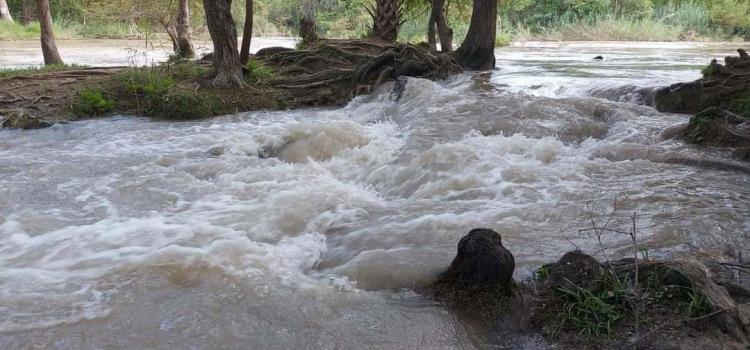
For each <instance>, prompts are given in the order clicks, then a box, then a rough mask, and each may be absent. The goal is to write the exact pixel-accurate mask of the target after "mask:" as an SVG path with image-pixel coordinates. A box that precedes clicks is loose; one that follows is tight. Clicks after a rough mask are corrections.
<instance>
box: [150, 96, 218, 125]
mask: <svg viewBox="0 0 750 350" xmlns="http://www.w3.org/2000/svg"><path fill="white" fill-rule="evenodd" d="M222 105H223V103H222V100H221V99H220V98H219V97H218V96H216V95H214V94H212V93H198V92H193V91H187V90H174V91H170V92H169V93H167V94H165V95H163V96H161V97H160V98H159V101H158V103H154V104H151V106H150V108H149V109H147V110H145V114H146V115H147V116H150V117H157V118H164V119H170V120H189V119H198V118H205V117H209V116H213V115H216V114H217V112H220V111H222V110H223V109H222Z"/></svg>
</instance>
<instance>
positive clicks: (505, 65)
mask: <svg viewBox="0 0 750 350" xmlns="http://www.w3.org/2000/svg"><path fill="white" fill-rule="evenodd" d="M286 43H287V44H291V42H286ZM274 44H278V43H277V42H274ZM3 45H6V46H7V45H9V44H7V43H6V44H3ZM736 46H737V45H736V44H731V43H730V44H701V43H692V44H688V43H526V44H519V45H516V46H513V47H509V48H503V49H498V50H497V51H496V56H497V60H498V61H497V66H498V69H497V70H496V71H493V72H487V73H477V74H470V73H466V74H463V75H460V76H457V77H454V78H451V79H450V80H448V81H445V82H431V81H427V80H422V79H409V81H408V84H407V86H406V90H405V92H404V94H403V96H402V98H401V99H400V100H399V101H394V100H393V99H392V98H391V96H390V90H389V88H390V86H388V85H386V86H383V87H381V88H380V89H378V90H377V91H376V92H375V93H374V94H372V95H370V96H361V97H357V98H356V99H355V100H353V101H352V102H350V103H349V104H348V105H346V106H344V107H342V108H333V109H304V110H296V111H280V112H251V113H239V114H235V115H228V116H223V117H217V118H211V119H207V120H202V121H196V122H179V123H174V122H165V121H154V120H150V119H147V118H142V117H137V116H115V117H112V118H103V119H95V120H87V121H79V122H73V123H68V124H60V125H55V126H53V127H50V128H46V129H41V130H33V131H21V130H2V131H0V348H2V349H32V348H34V349H37V348H50V349H99V348H102V349H104V348H106V349H125V348H130V349H303V348H310V349H313V348H314V349H370V348H372V349H416V348H424V349H449V348H459V349H472V348H483V347H487V346H488V345H487V344H486V339H485V338H484V333H483V332H482V331H481V330H479V331H478V330H477V329H476V327H475V326H473V325H472V324H471V323H470V322H468V323H467V322H466V321H465V320H462V319H461V318H460V317H459V316H457V315H456V313H454V312H452V311H451V310H449V309H447V308H445V307H444V306H442V305H440V304H438V303H436V302H434V301H433V300H431V299H430V298H428V297H425V296H422V295H420V294H418V293H417V292H414V290H419V289H420V288H421V287H424V286H425V285H427V284H429V283H430V281H432V280H434V278H435V276H436V275H437V274H438V273H440V271H441V270H443V269H445V268H446V267H447V265H448V264H449V263H450V261H451V259H452V258H453V256H454V254H455V249H456V243H457V241H458V240H459V239H460V238H461V237H462V236H463V235H464V234H466V233H467V232H468V231H469V230H470V229H472V228H476V227H489V228H493V229H495V230H496V231H498V232H499V233H500V234H501V235H502V237H503V243H504V245H505V246H506V247H507V248H508V249H510V250H511V251H512V252H513V253H514V255H515V258H516V264H517V269H516V278H518V279H523V278H527V277H528V276H529V275H530V274H531V271H533V269H534V268H536V267H538V266H540V265H541V264H542V263H544V262H550V261H553V260H556V259H557V258H559V257H560V256H561V255H562V254H564V253H565V252H566V251H568V250H572V249H575V248H580V249H583V250H585V251H588V252H591V253H597V251H598V249H599V248H598V245H597V240H596V238H595V237H593V236H592V235H591V233H590V232H588V231H581V230H585V229H586V228H587V227H590V226H591V219H592V218H593V219H594V220H596V221H598V222H600V223H602V222H603V221H605V220H606V218H607V217H608V215H609V213H610V212H611V211H612V209H613V205H614V204H615V203H616V207H617V210H616V211H615V213H614V214H613V215H612V220H611V223H610V227H613V228H623V229H627V228H628V227H630V225H632V223H631V219H632V216H633V214H634V213H635V215H636V225H637V230H638V233H639V236H640V240H639V244H640V245H641V246H642V247H643V249H644V251H646V252H647V254H648V255H649V256H650V257H684V258H699V259H702V258H707V257H710V258H714V259H726V260H736V259H737V258H738V257H739V256H740V255H741V254H742V252H743V251H747V249H748V243H747V242H748V238H749V236H750V205H749V204H750V190H748V188H750V186H749V185H750V178H749V177H748V176H747V174H745V173H742V172H739V171H736V170H732V169H731V168H726V167H706V166H696V165H695V164H696V162H684V161H682V160H685V159H693V160H702V161H707V162H708V163H711V164H713V163H727V164H731V163H732V162H734V161H733V160H732V159H731V156H730V154H729V153H726V152H724V151H720V150H713V149H707V148H700V147H695V146H691V145H688V144H685V143H684V142H682V141H680V140H679V139H671V138H669V137H667V136H668V134H669V129H670V127H673V126H675V125H678V124H680V123H685V122H686V121H687V119H688V116H686V115H675V114H665V113H659V112H657V111H656V110H654V109H653V108H651V107H649V106H646V105H644V104H643V103H644V101H647V100H648V93H647V92H648V89H642V88H648V87H654V86H664V85H669V84H672V83H675V82H679V81H689V80H693V79H696V78H698V77H699V76H700V73H699V71H700V68H701V67H702V66H704V65H705V64H706V63H707V62H708V61H709V60H710V59H711V58H722V57H723V56H725V55H728V54H731V53H732V51H733V50H734V49H736ZM89 50H90V48H89ZM3 54H4V53H0V56H2V55H3ZM597 55H602V56H604V60H601V61H599V60H593V57H594V56H597ZM82 57H83V56H82ZM33 59H34V58H33V57H32V58H29V62H32V60H33ZM15 60H16V62H24V61H23V58H18V57H16V58H15ZM0 61H2V58H0ZM79 63H83V64H92V65H93V64H95V62H88V61H86V60H85V59H82V61H81V62H79ZM116 63H117V62H114V63H112V64H116ZM19 65H21V64H19ZM665 130H667V131H666V132H665ZM686 164H688V165H686ZM689 164H693V165H689ZM629 239H630V238H629V237H627V236H622V235H618V234H609V235H606V236H605V237H603V244H604V246H605V248H606V251H607V253H608V256H610V257H624V256H627V254H629V252H630V249H631V248H630V245H629ZM644 253H645V252H644ZM514 342H515V343H514V344H513V347H515V348H544V344H543V342H542V341H540V340H539V339H537V338H536V337H534V336H529V337H519V338H518V339H516V340H514Z"/></svg>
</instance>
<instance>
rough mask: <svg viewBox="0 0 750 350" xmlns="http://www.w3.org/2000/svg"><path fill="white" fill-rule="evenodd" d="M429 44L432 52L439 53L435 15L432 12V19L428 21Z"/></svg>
mask: <svg viewBox="0 0 750 350" xmlns="http://www.w3.org/2000/svg"><path fill="white" fill-rule="evenodd" d="M427 44H429V45H430V50H431V51H437V39H436V38H435V14H434V13H432V11H430V18H429V19H428V20H427Z"/></svg>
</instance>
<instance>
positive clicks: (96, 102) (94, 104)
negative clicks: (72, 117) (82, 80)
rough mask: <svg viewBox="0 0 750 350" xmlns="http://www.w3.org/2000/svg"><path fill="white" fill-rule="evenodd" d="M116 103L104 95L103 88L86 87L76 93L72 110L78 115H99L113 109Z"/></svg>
mask: <svg viewBox="0 0 750 350" xmlns="http://www.w3.org/2000/svg"><path fill="white" fill-rule="evenodd" d="M112 107H114V103H112V101H110V100H109V99H107V98H106V97H105V96H104V93H103V91H102V89H101V88H91V87H90V88H85V89H83V90H81V91H79V92H78V93H77V94H76V97H75V99H74V100H73V104H72V105H71V111H72V112H73V113H74V114H76V115H86V116H98V115H102V114H104V113H107V112H109V111H111V110H112Z"/></svg>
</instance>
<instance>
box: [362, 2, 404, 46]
mask: <svg viewBox="0 0 750 350" xmlns="http://www.w3.org/2000/svg"><path fill="white" fill-rule="evenodd" d="M365 9H366V10H367V12H369V14H370V17H372V22H373V23H372V33H371V35H372V36H374V37H376V38H380V39H383V40H386V41H391V42H393V41H396V38H397V37H398V29H399V27H401V25H402V24H403V23H404V22H403V21H402V19H401V17H402V13H401V9H402V1H401V0H375V8H372V7H365Z"/></svg>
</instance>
